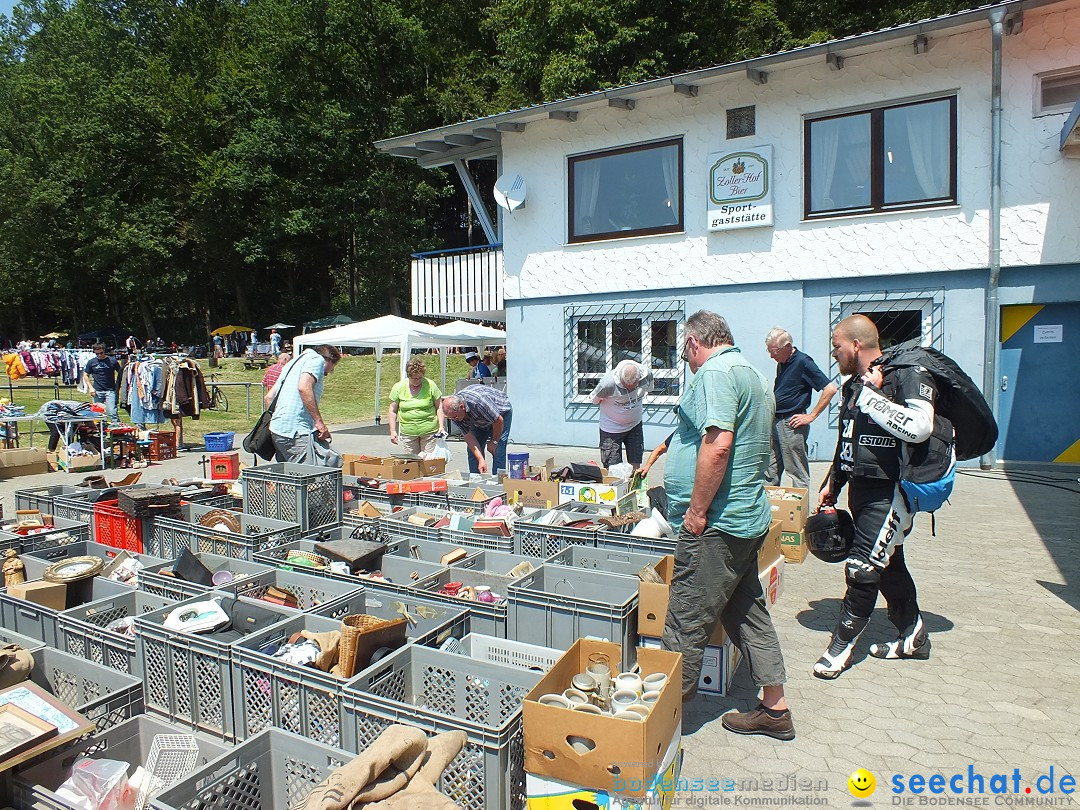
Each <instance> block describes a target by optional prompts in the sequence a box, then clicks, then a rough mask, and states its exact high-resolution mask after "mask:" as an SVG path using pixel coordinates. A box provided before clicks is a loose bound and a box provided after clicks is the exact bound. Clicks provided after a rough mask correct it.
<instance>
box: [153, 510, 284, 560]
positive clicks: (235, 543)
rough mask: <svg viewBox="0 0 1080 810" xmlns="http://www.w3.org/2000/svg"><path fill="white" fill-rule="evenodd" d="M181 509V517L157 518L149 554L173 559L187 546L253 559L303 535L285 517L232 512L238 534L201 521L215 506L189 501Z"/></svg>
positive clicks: (223, 554)
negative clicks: (278, 517) (237, 527)
mask: <svg viewBox="0 0 1080 810" xmlns="http://www.w3.org/2000/svg"><path fill="white" fill-rule="evenodd" d="M180 510H181V513H182V515H183V517H181V518H169V517H159V518H155V519H154V522H153V527H152V529H151V530H150V539H149V540H148V541H147V542H146V544H145V545H146V551H147V553H148V554H155V555H157V556H158V557H164V558H165V559H167V560H173V559H176V557H178V556H179V555H180V552H181V551H182V550H183V549H185V548H187V549H190V550H191V551H200V552H208V553H210V554H220V555H221V556H223V557H232V558H233V559H237V560H251V559H252V558H253V557H254V555H255V554H256V553H257V552H259V551H264V550H265V549H268V548H273V547H274V546H279V545H281V544H282V543H287V542H289V541H290V540H295V539H297V538H299V537H300V526H299V525H297V524H296V523H288V522H286V521H283V520H275V519H274V518H269V517H261V516H255V515H249V514H245V513H244V512H232V513H231V514H232V515H233V516H234V517H235V518H236V519H237V521H239V523H240V527H241V530H240V532H239V533H235V534H234V533H233V532H230V531H225V530H222V529H214V528H211V527H209V526H201V525H199V519H200V518H202V517H203V516H204V515H206V514H207V513H209V512H213V511H217V510H215V509H214V507H211V506H207V505H205V504H200V503H188V504H184V505H183V506H181V507H180ZM225 511H229V510H225Z"/></svg>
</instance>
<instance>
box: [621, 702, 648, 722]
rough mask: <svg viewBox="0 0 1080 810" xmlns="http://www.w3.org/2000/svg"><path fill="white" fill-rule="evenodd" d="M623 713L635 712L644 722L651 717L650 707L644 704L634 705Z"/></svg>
mask: <svg viewBox="0 0 1080 810" xmlns="http://www.w3.org/2000/svg"><path fill="white" fill-rule="evenodd" d="M623 711H625V712H633V713H634V714H640V715H641V719H642V720H644V719H645V718H646V717H648V716H649V712H650V711H651V710H650V709H649V707H648V706H646V705H644V704H643V703H634V704H633V705H631V706H627V707H626V708H625V709H623Z"/></svg>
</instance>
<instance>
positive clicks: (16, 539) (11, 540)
mask: <svg viewBox="0 0 1080 810" xmlns="http://www.w3.org/2000/svg"><path fill="white" fill-rule="evenodd" d="M22 541H23V539H22V537H21V536H20V535H17V534H12V533H11V532H5V531H0V551H7V550H8V549H9V548H13V549H15V550H16V551H20V552H21V551H22Z"/></svg>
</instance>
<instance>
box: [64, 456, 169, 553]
mask: <svg viewBox="0 0 1080 810" xmlns="http://www.w3.org/2000/svg"><path fill="white" fill-rule="evenodd" d="M88 472H93V470H89V471H88ZM146 486H151V485H150V484H127V485H125V486H122V487H108V488H107V489H92V488H89V487H71V489H72V490H73V491H71V492H65V493H63V494H59V495H55V496H54V497H53V507H52V512H53V516H54V517H59V518H64V519H65V520H74V521H75V522H76V523H88V524H89V525H90V531H91V536H95V537H96V536H97V535H96V533H95V532H96V529H97V524H96V522H95V521H94V504H95V503H97V502H98V501H109V500H113V501H115V500H116V492H117V490H121V489H133V488H139V487H146Z"/></svg>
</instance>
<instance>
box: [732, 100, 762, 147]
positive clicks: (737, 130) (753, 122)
mask: <svg viewBox="0 0 1080 810" xmlns="http://www.w3.org/2000/svg"><path fill="white" fill-rule="evenodd" d="M756 131H757V113H756V109H755V107H754V105H753V104H751V105H750V106H749V107H732V108H731V109H729V110H728V111H727V136H728V139H731V138H745V137H747V136H749V135H753V134H754V133H755V132H756Z"/></svg>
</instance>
